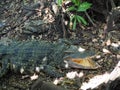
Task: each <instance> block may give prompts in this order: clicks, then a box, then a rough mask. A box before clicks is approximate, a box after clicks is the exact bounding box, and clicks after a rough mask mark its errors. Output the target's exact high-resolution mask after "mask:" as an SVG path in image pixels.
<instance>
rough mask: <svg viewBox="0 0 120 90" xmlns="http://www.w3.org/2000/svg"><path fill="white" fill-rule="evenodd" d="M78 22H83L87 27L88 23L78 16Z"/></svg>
mask: <svg viewBox="0 0 120 90" xmlns="http://www.w3.org/2000/svg"><path fill="white" fill-rule="evenodd" d="M77 20H79V21H81V22H82V23H83V24H84V25H87V22H86V20H85V19H84V18H83V17H81V16H77Z"/></svg>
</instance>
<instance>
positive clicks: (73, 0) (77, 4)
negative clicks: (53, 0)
mask: <svg viewBox="0 0 120 90" xmlns="http://www.w3.org/2000/svg"><path fill="white" fill-rule="evenodd" d="M72 2H73V3H74V4H75V5H76V6H79V5H80V0H72Z"/></svg>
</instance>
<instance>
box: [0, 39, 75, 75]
mask: <svg viewBox="0 0 120 90" xmlns="http://www.w3.org/2000/svg"><path fill="white" fill-rule="evenodd" d="M70 49H72V50H73V51H74V52H76V50H77V47H76V46H74V45H71V43H69V42H68V41H65V40H59V41H58V42H50V41H42V40H27V41H12V40H11V41H10V42H7V43H1V42H0V77H2V76H3V75H5V74H6V73H7V72H8V71H9V70H11V71H14V72H21V73H34V72H35V71H37V72H39V70H41V71H43V72H44V73H46V74H48V75H49V76H52V77H60V76H63V73H58V72H57V71H56V68H63V67H64V65H65V63H64V57H66V56H67V55H68V54H71V53H68V51H69V52H70ZM72 55H73V54H71V56H72Z"/></svg>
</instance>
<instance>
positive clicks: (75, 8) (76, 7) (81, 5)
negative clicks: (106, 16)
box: [58, 0, 92, 30]
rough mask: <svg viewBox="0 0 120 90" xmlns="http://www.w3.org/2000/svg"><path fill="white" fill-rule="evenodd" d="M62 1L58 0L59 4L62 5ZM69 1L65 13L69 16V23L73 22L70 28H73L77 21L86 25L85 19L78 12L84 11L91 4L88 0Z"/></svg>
mask: <svg viewBox="0 0 120 90" xmlns="http://www.w3.org/2000/svg"><path fill="white" fill-rule="evenodd" d="M63 3H64V2H63V1H62V0H58V5H59V6H62V4H63ZM70 3H71V4H72V5H70V6H68V7H67V9H66V11H65V13H67V14H68V15H69V17H70V24H71V23H73V25H72V29H73V30H75V29H76V26H77V24H78V23H82V24H84V25H87V21H86V20H85V19H84V18H83V17H82V16H81V15H79V14H80V13H81V12H86V11H87V10H88V9H89V8H90V7H91V5H92V4H91V3H88V2H80V0H71V1H70ZM72 12H73V13H72Z"/></svg>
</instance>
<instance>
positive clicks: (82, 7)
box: [77, 2, 92, 12]
mask: <svg viewBox="0 0 120 90" xmlns="http://www.w3.org/2000/svg"><path fill="white" fill-rule="evenodd" d="M91 5H92V4H91V3H88V2H83V3H82V4H80V6H79V7H78V10H77V11H81V12H82V11H86V10H87V9H89V8H90V7H91Z"/></svg>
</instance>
